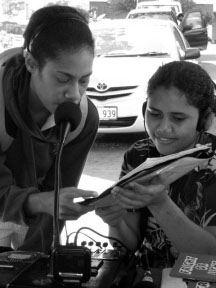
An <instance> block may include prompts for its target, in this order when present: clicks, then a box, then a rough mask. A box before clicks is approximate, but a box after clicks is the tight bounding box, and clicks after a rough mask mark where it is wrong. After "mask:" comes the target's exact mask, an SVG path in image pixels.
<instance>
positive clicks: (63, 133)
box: [50, 122, 71, 280]
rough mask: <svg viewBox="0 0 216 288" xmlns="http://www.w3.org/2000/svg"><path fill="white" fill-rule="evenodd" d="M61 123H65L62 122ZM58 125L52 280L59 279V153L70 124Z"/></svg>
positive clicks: (60, 153)
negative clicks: (57, 259) (56, 259)
mask: <svg viewBox="0 0 216 288" xmlns="http://www.w3.org/2000/svg"><path fill="white" fill-rule="evenodd" d="M63 124H65V123H64V122H63ZM63 124H61V125H60V141H59V142H58V149H57V153H56V160H55V176H54V179H55V182H54V213H53V244H52V251H51V267H50V268H51V275H50V276H51V277H52V278H54V280H56V279H59V277H58V275H56V271H55V253H56V251H57V250H58V248H59V246H60V239H59V238H60V233H59V191H60V175H61V173H60V172H61V171H60V164H61V155H62V151H63V147H64V144H65V140H66V137H67V135H68V133H69V131H70V128H71V125H70V123H69V122H67V123H66V125H63Z"/></svg>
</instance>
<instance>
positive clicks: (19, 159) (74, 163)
mask: <svg viewBox="0 0 216 288" xmlns="http://www.w3.org/2000/svg"><path fill="white" fill-rule="evenodd" d="M6 54H7V53H6ZM7 55H8V54H7ZM4 56H5V55H4ZM5 58H9V59H6V60H7V61H4V64H3V65H2V67H1V90H0V104H1V105H0V109H1V111H0V112H1V113H0V115H1V116H0V117H1V124H0V126H1V127H0V145H1V149H0V215H1V223H0V224H1V225H0V229H1V230H0V231H1V232H0V235H1V238H3V237H6V239H2V241H0V245H4V243H6V242H7V244H6V245H11V243H10V242H11V241H12V242H13V239H12V238H13V237H12V236H13V235H14V236H16V232H14V231H18V232H20V233H21V231H24V232H23V233H22V235H21V236H22V237H21V238H22V239H21V240H19V241H18V243H14V244H13V243H12V244H13V247H14V248H17V249H19V250H33V251H43V252H49V250H50V247H51V244H52V234H53V213H54V212H53V211H54V170H55V169H54V168H55V159H56V151H57V143H58V129H57V127H56V125H55V121H54V117H53V116H54V113H55V111H56V108H57V107H58V106H59V105H60V104H62V103H64V102H67V101H69V102H73V103H75V104H78V105H79V107H80V110H81V114H82V117H81V122H80V124H79V126H78V127H77V128H76V129H75V130H74V131H72V132H70V133H69V134H68V136H67V138H66V144H65V147H64V149H63V153H62V158H61V188H60V197H59V220H60V227H61V228H62V227H63V223H64V221H65V220H74V219H77V218H79V217H80V216H81V215H83V214H85V213H87V212H89V211H91V210H92V209H93V208H88V207H83V206H81V205H79V204H75V203H74V202H73V200H74V198H76V197H92V196H96V195H95V192H92V191H84V190H80V189H77V188H76V187H77V185H78V183H79V179H80V176H81V174H82V171H83V167H84V164H85V161H86V158H87V155H88V152H89V150H90V149H91V146H92V144H93V142H94V139H95V136H96V133H97V128H98V121H99V120H98V113H97V109H96V107H95V106H94V105H93V104H92V102H91V101H90V100H89V99H88V98H87V97H86V95H85V91H86V89H87V86H88V83H89V78H90V75H91V73H92V64H93V59H94V40H93V37H92V33H91V31H90V29H89V26H88V22H87V20H86V19H85V17H84V16H83V14H82V13H81V12H80V11H79V10H77V9H75V8H72V7H68V6H58V5H54V6H49V7H44V8H41V9H39V10H37V11H36V12H35V13H34V14H33V15H32V16H31V18H30V21H29V24H28V26H27V28H26V30H25V32H24V47H23V49H13V50H12V52H11V56H7V57H6V56H5ZM72 113H73V111H72ZM4 240H9V244H8V241H6V242H4Z"/></svg>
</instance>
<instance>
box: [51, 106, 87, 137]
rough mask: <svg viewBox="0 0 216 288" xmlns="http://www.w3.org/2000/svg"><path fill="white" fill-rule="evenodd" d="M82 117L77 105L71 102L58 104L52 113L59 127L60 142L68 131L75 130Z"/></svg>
mask: <svg viewBox="0 0 216 288" xmlns="http://www.w3.org/2000/svg"><path fill="white" fill-rule="evenodd" d="M81 118H82V114H81V110H80V107H79V105H77V104H75V103H73V102H69V101H67V102H64V103H62V104H60V105H59V106H58V107H57V109H56V111H55V114H54V119H55V123H56V126H57V127H58V128H59V132H60V133H59V136H60V137H59V139H60V142H64V141H65V139H66V137H67V135H68V133H69V132H71V131H73V130H75V129H76V128H77V127H78V125H79V124H80V121H81Z"/></svg>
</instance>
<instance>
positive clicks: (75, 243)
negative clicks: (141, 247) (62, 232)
mask: <svg viewBox="0 0 216 288" xmlns="http://www.w3.org/2000/svg"><path fill="white" fill-rule="evenodd" d="M83 229H87V230H90V231H92V232H94V233H96V234H97V235H99V236H101V237H103V238H106V239H109V240H113V241H116V242H118V243H119V244H121V245H122V246H123V247H124V248H125V249H126V250H127V251H128V252H130V253H132V254H134V252H133V251H131V250H130V249H129V248H128V247H127V246H126V245H125V244H124V243H122V242H121V241H120V240H118V239H117V238H114V237H110V236H105V235H103V234H100V233H99V232H96V231H95V230H93V229H91V228H89V227H81V228H80V229H79V230H78V231H77V232H76V235H75V237H74V245H75V246H77V238H78V235H79V233H80V231H81V230H83Z"/></svg>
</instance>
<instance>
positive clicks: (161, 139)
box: [155, 135, 175, 144]
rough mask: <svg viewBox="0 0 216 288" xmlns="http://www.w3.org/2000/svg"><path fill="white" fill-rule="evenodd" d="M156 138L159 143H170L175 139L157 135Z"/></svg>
mask: <svg viewBox="0 0 216 288" xmlns="http://www.w3.org/2000/svg"><path fill="white" fill-rule="evenodd" d="M155 137H156V139H157V141H158V142H159V143H161V144H170V143H171V142H173V141H174V140H175V138H166V137H159V136H156V135H155Z"/></svg>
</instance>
